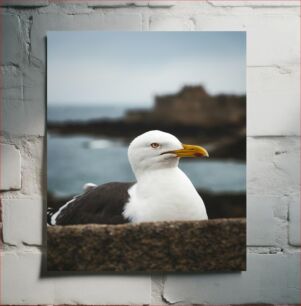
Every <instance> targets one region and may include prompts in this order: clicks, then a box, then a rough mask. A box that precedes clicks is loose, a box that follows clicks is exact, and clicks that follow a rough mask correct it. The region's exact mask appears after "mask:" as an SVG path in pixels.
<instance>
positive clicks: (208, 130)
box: [47, 86, 246, 160]
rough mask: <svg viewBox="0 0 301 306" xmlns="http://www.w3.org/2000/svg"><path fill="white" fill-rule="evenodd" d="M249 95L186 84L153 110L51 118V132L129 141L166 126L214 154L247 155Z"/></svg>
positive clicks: (157, 101)
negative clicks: (77, 118) (120, 115)
mask: <svg viewBox="0 0 301 306" xmlns="http://www.w3.org/2000/svg"><path fill="white" fill-rule="evenodd" d="M245 100H246V98H245V96H233V95H218V96H210V95H208V94H207V93H206V91H205V90H204V88H203V87H202V86H186V87H184V88H183V89H182V90H181V91H180V92H178V93H176V94H174V95H166V96H157V97H156V98H155V104H154V107H153V109H151V110H147V111H146V110H131V111H128V112H127V113H126V115H125V116H124V117H123V118H120V119H110V120H108V119H106V120H104V119H99V120H89V121H67V122H48V124H47V128H48V132H50V133H55V134H61V135H76V134H77V135H78V134H79V135H90V136H95V137H109V138H118V139H122V140H123V141H125V142H126V143H128V142H129V141H130V140H131V139H133V138H134V137H136V136H137V135H139V134H142V133H144V132H146V131H149V130H154V129H158V130H162V131H165V132H168V133H172V134H174V135H176V136H177V137H179V138H180V139H181V140H182V141H183V142H186V143H196V144H202V145H206V146H207V147H208V146H209V148H208V149H210V153H211V154H210V157H211V158H231V159H240V160H245V158H246V139H245V135H246V101H245Z"/></svg>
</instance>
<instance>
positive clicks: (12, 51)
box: [1, 14, 25, 65]
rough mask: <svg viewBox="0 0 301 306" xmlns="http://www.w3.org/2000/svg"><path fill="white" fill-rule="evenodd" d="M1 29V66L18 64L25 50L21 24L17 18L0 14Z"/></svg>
mask: <svg viewBox="0 0 301 306" xmlns="http://www.w3.org/2000/svg"><path fill="white" fill-rule="evenodd" d="M1 22H2V27H3V32H4V33H5V35H3V42H2V44H1V45H2V48H3V49H2V60H1V64H2V65H9V64H16V65H17V64H20V63H21V62H22V59H23V52H24V50H25V45H24V41H23V40H22V34H21V23H20V20H19V18H18V16H16V15H14V14H1Z"/></svg>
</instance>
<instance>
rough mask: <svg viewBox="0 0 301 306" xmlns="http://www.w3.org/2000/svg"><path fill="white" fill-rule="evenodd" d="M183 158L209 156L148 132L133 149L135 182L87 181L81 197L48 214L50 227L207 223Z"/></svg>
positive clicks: (130, 152)
mask: <svg viewBox="0 0 301 306" xmlns="http://www.w3.org/2000/svg"><path fill="white" fill-rule="evenodd" d="M183 157H209V154H208V152H207V150H206V149H205V148H203V147H201V146H196V145H187V144H182V143H181V142H180V141H179V140H178V139H177V138H176V137H175V136H174V135H172V134H169V133H166V132H162V131H158V130H153V131H148V132H146V133H144V134H142V135H140V136H138V137H136V138H135V139H134V140H133V141H132V142H131V143H130V145H129V148H128V159H129V162H130V165H131V167H132V170H133V172H134V174H135V177H136V182H111V183H106V184H103V185H99V186H97V185H95V184H92V183H88V184H86V185H85V186H84V192H83V193H82V194H81V195H79V196H76V197H74V198H73V199H71V200H70V201H68V202H67V203H66V204H65V205H63V206H62V207H60V208H59V209H58V210H57V211H54V210H50V211H48V212H47V216H48V221H49V224H50V225H71V224H88V223H96V224H122V223H140V222H156V221H180V220H182V221H184V220H207V219H208V216H207V212H206V208H205V205H204V202H203V200H202V198H201V197H200V195H199V194H198V192H197V191H196V189H195V188H194V186H193V184H192V182H191V181H190V179H189V178H188V177H187V176H186V174H185V173H184V172H183V171H182V170H181V169H180V168H179V167H178V165H179V160H180V158H183Z"/></svg>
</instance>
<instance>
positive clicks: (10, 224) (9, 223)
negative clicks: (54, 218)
mask: <svg viewBox="0 0 301 306" xmlns="http://www.w3.org/2000/svg"><path fill="white" fill-rule="evenodd" d="M2 206H3V242H4V243H8V244H10V245H16V246H20V245H22V244H23V243H24V244H28V245H42V233H43V226H42V219H43V218H42V216H43V201H42V199H3V200H2Z"/></svg>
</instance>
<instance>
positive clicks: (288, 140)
mask: <svg viewBox="0 0 301 306" xmlns="http://www.w3.org/2000/svg"><path fill="white" fill-rule="evenodd" d="M299 150H300V140H299V137H273V138H270V137H259V138H258V137H254V138H253V137H248V140H247V151H248V153H247V182H248V194H249V195H273V196H279V197H282V196H284V195H286V194H296V193H299V188H300V187H299V183H300V173H299V169H300V155H299V154H300V153H299Z"/></svg>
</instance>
